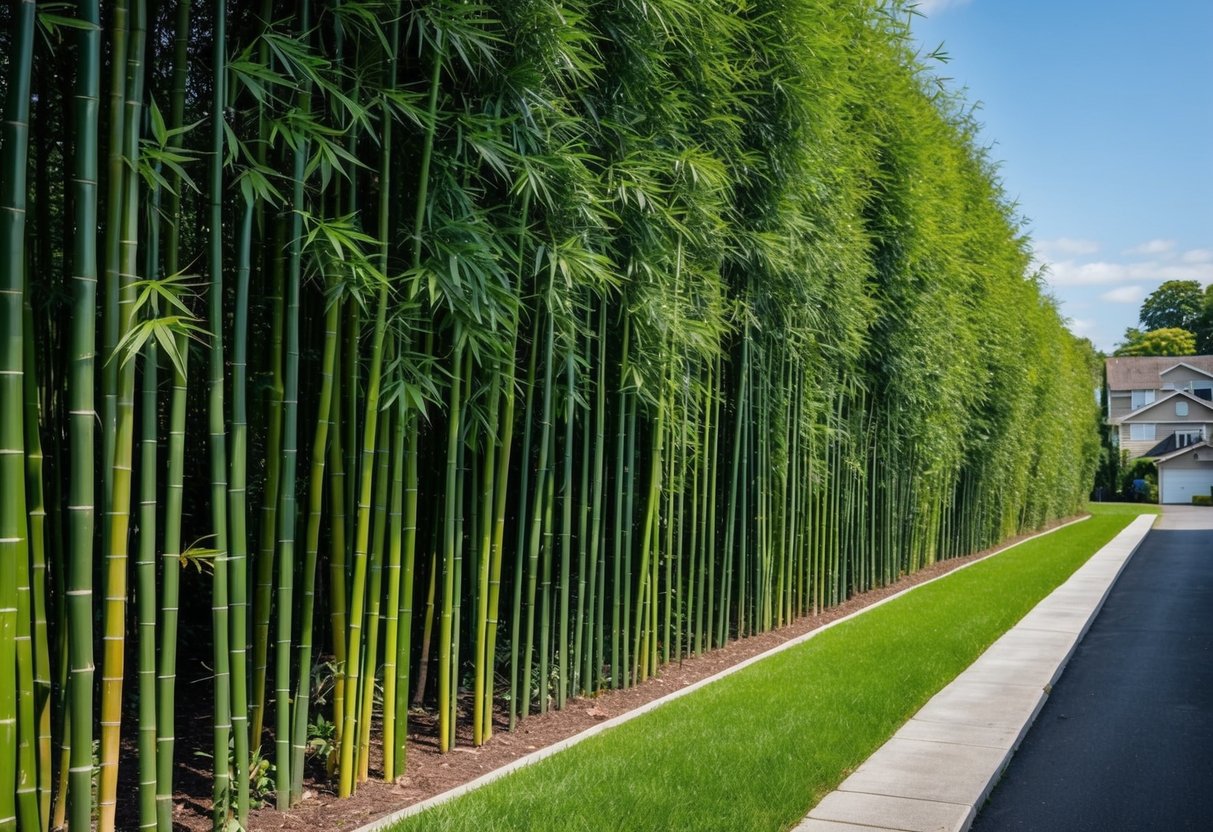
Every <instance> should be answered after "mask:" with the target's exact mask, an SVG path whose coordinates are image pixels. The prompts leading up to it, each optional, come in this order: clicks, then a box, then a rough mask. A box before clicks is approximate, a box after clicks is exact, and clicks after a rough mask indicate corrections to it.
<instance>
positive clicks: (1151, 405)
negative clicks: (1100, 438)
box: [1106, 355, 1213, 503]
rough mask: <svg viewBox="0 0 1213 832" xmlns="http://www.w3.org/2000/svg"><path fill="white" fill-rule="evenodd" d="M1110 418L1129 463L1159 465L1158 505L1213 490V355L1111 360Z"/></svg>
mask: <svg viewBox="0 0 1213 832" xmlns="http://www.w3.org/2000/svg"><path fill="white" fill-rule="evenodd" d="M1106 371H1107V393H1108V396H1107V408H1108V409H1107V414H1106V416H1107V420H1108V424H1110V425H1113V426H1115V427H1116V428H1117V430H1116V434H1115V436H1116V439H1117V441H1118V444H1119V446H1120V449H1121V450H1122V451H1123V452H1125V453H1127V455H1128V457H1129V458H1130V459H1135V458H1137V457H1148V458H1151V459H1154V460H1155V462H1156V463H1157V464H1158V491H1159V502H1163V503H1191V502H1192V497H1193V495H1196V494H1203V495H1208V494H1210V492H1211V490H1213V445H1211V444H1210V439H1213V355H1189V356H1182V357H1174V356H1133V357H1119V358H1109V359H1108V361H1107V365H1106Z"/></svg>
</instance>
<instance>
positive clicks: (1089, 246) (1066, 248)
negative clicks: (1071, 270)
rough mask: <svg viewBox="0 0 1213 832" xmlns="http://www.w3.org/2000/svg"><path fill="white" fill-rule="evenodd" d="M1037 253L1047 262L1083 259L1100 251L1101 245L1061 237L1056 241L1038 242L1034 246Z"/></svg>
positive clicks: (1089, 241) (1090, 241) (1092, 241)
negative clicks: (1063, 258)
mask: <svg viewBox="0 0 1213 832" xmlns="http://www.w3.org/2000/svg"><path fill="white" fill-rule="evenodd" d="M1033 247H1034V248H1035V249H1036V252H1037V253H1038V254H1039V255H1040V256H1041V257H1043V258H1044V259H1046V260H1051V259H1053V258H1061V257H1081V256H1083V255H1086V254H1094V253H1095V252H1097V251H1099V243H1097V242H1095V241H1094V240H1081V239H1077V238H1075V237H1059V238H1057V239H1056V240H1037V241H1035V243H1034V244H1033Z"/></svg>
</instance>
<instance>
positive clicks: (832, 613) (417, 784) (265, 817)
mask: <svg viewBox="0 0 1213 832" xmlns="http://www.w3.org/2000/svg"><path fill="white" fill-rule="evenodd" d="M1061 522H1063V521H1059V522H1058V523H1054V524H1051V525H1050V526H1049V528H1052V527H1053V526H1056V525H1060V523H1061ZM1026 536H1027V535H1025V536H1024V537H1026ZM1020 539H1022V538H1013V539H1012V540H1009V541H1006V542H1005V543H1003V544H1002V545H1000V546H998V547H996V548H995V549H989V550H986V551H984V552H977V553H975V554H972V555H968V556H966V557H962V558H954V559H952V560H948V561H941V562H939V563H935V564H932V565H931V566H928V567H925V568H923V569H920V570H919V571H917V572H915V573H914V574H912V575H906V576H904V577H902V578H901V579H900V580H898V581H897V582H895V583H893V584H890V585H888V586H884V587H879V588H877V589H873V590H869V591H868V592H865V593H862V594H860V595H856V596H854V597H852V598H849V599H848V600H846V601H845V602H843V603H841V604H839V605H838V606H835V607H831V608H829V609H826V610H822V611H821V612H819V613H818V614H816V615H808V616H805V617H803V618H800V619H798V620H796V621H794V622H793V623H792V624H790V625H788V626H786V627H783V628H780V629H778V630H773V631H771V632H767V633H762V634H760V635H754V636H750V637H748V638H743V639H740V640H737V641H733V642H730V643H729V644H727V645H726V646H724V647H721V648H718V649H716V650H712V651H711V652H707V653H704V654H703V655H700V656H694V657H691V658H686V659H683V660H682V661H681V662H678V663H676V664H670V665H668V666H666V667H664V668H662V669H661V671H660V673H659V674H658V675H657V676H656V677H655V678H652V679H649V680H648V681H646V682H644V683H643V684H640V685H638V686H636V687H633V688H629V689H627V690H611V691H604V692H602V693H600V694H598V695H596V696H593V697H589V698H577V699H570V700H569V701H568V703H567V705H566V706H565V708H564V709H563V710H561V711H555V710H552V711H549V712H548V713H546V714H534V715H531V716H528V717H527V718H526V719H525V720H523V721H522V722H520V723H519V725H518V727H517V730H515V731H514V732H513V733H510V732H509V731H507V730H506V721H505V720H506V716H507V715H506V714H505V713H503V712H499V713H497V714H496V716H495V728H494V734H493V737H492V739H490V740H489V742H487V743H486V744H485V745H483V746H482V747H480V748H473V747H472V745H471V743H472V737H471V728H470V726H467V725H466V722H467V720H466V719H465V720H463V723H464V724H462V725H461V726H460V731H459V734H458V738H457V739H458V742H457V744H456V747H455V748H454V749H453V750H452V751H451V752H450V753H447V754H440V753H439V752H438V748H437V741H436V737H435V734H436V731H435V719H434V717H433V715H432V714H429V713H426V714H421V713H417V712H415V713H414V714H413V715H412V716H410V719H409V744H408V766H407V772H406V773H405V774H404V775H403V776H402V777H400V778H398V779H397V781H396V782H394V783H388V782H384V781H383V780H382V779H381V778H382V774H381V772H382V769H381V765H382V754H381V749H379V748H372V753H371V760H370V773H371V780H370V782H367V783H363V784H362V785H360V786H359V787H358V789H357V791H356V792H355V793H354V795H353V796H352V797H349V798H346V799H344V800H341V799H338V797H337V795H336V789H335V784H331V783H329V782H327V781H326V780H324V779H323V778H322V777H318V776H316V775H317V774H318V772H309V773H310V774H312V775H313V776H311V777H309V778H308V779H307V781H306V783H305V788H304V799H303V802H302V803H301V804H299V805H298V806H297V807H295V808H293V809H291V810H290V811H287V812H278V811H275V810H273V809H270V808H264V809H257V810H254V811H253V812H252V813H251V816H250V818H249V828H250V830H278V829H291V830H324V832H348V830H352V829H356V828H358V827H359V826H362V825H364V824H366V823H369V822H370V821H373V820H375V819H376V818H378V817H382V816H384V815H387V814H390V813H391V812H395V811H397V810H399V809H403V808H405V807H406V806H410V805H412V804H414V803H417V802H419V801H421V800H425V799H426V798H429V797H433V796H434V795H437V794H441V793H442V792H445V791H447V790H449V789H452V788H454V787H456V786H459V785H462V784H464V783H467V782H469V781H471V780H475V779H476V778H477V777H480V776H481V775H483V774H485V773H487V772H489V771H492V770H493V769H496V768H499V767H501V766H503V765H506V764H508V763H511V762H513V761H514V760H517V759H518V758H520V757H524V756H526V755H527V754H530V753H531V752H533V751H536V750H538V749H540V748H544V747H545V746H548V745H551V744H553V743H556V742H559V741H560V740H563V739H567V738H569V737H571V736H574V735H575V734H578V733H580V732H581V731H584V730H585V729H587V728H589V727H591V726H593V725H595V724H597V723H599V722H602V721H604V720H607V719H610V718H612V717H615V716H619V715H620V714H624V713H627V712H628V711H631V710H634V709H635V708H638V707H640V706H641V705H644V704H646V703H648V702H651V701H653V700H654V699H658V698H660V697H662V696H665V695H666V694H668V693H671V692H673V691H676V690H678V689H680V688H683V687H685V686H687V685H690V684H692V683H694V682H697V681H700V680H702V679H705V678H707V677H709V676H712V675H714V674H716V673H719V672H720V671H722V670H724V669H726V668H728V667H732V666H733V665H735V664H738V663H739V662H742V661H744V660H746V659H748V658H751V657H752V656H756V655H758V654H760V653H763V652H766V651H767V650H770V649H771V648H773V647H777V646H779V645H780V644H783V643H784V642H786V641H789V640H791V639H794V638H796V637H798V636H801V635H803V634H805V633H808V632H811V631H813V630H816V629H819V628H821V627H822V626H823V625H825V624H828V623H829V622H831V621H835V620H837V619H839V618H841V617H843V616H845V615H849V614H850V613H853V612H855V611H857V610H861V609H863V608H864V607H867V606H870V605H872V604H873V603H875V602H876V601H879V600H881V599H882V598H886V597H888V596H889V595H893V594H894V593H897V592H901V591H902V590H904V589H907V588H909V587H912V586H915V585H916V584H920V583H922V582H924V581H927V580H930V579H931V578H934V577H937V576H939V575H942V574H945V573H947V572H951V571H952V570H954V569H956V568H958V567H960V566H963V565H964V564H966V563H970V562H972V561H974V560H979V559H981V558H983V557H986V556H988V555H990V554H993V553H994V552H996V551H998V550H1000V549H1003V548H1006V546H1007V545H1009V544H1011V543H1014V542H1016V541H1017V540H1020ZM463 715H464V714H463V712H462V711H461V712H460V716H463ZM195 724H196V726H197V728H198V729H202V730H201V731H200V732H198V733H199V736H198V738H197V745H196V747H199V748H205V747H206V743H207V742H208V741H209V736H210V735H209V730H210V728H209V722H208V721H207V720H206V719H202V718H199V719H197V720H196V721H195ZM183 756H185V755H184V754H183V753H179V754H178V757H183ZM132 762H133V761H132ZM178 772H179V774H178V783H177V785H178V786H179V789H178V793H177V794H176V795H175V815H176V817H175V821H174V828H175V829H178V830H184V831H185V832H206V830H209V829H210V828H211V825H210V815H209V811H210V803H211V801H210V792H209V786H210V760H209V759H206V758H200V757H194V758H192V759H182V760H181V762H180V763H179V765H178ZM124 796H125V797H126V798H127V799H128V800H129V801H130V802H131V803H134V799H135V795H134V793H133V790H126V791H125V792H124ZM124 802H125V801H124Z"/></svg>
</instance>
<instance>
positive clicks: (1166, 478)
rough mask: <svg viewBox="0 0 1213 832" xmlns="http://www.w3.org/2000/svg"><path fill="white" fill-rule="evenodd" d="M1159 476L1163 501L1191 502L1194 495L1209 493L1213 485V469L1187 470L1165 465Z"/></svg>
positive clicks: (1160, 498)
mask: <svg viewBox="0 0 1213 832" xmlns="http://www.w3.org/2000/svg"><path fill="white" fill-rule="evenodd" d="M1158 478H1159V489H1158V490H1159V492H1160V493H1159V500H1160V501H1161V502H1164V503H1191V502H1192V495H1194V494H1206V495H1207V494H1208V493H1209V487H1210V486H1213V469H1209V470H1204V471H1201V470H1196V471H1193V470H1187V471H1185V470H1182V469H1170V468H1167V467H1166V466H1165V465H1163V466H1162V471H1161V472H1160V473H1159V475H1158Z"/></svg>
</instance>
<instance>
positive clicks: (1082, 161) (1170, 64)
mask: <svg viewBox="0 0 1213 832" xmlns="http://www.w3.org/2000/svg"><path fill="white" fill-rule="evenodd" d="M918 10H919V12H921V13H922V14H923V15H924V16H923V17H919V18H915V19H914V23H913V28H914V34H915V37H916V39H917V40H918V41H919V44H920V47H921V51H922V52H923V53H924V54H925V53H928V52H930V51H932V50H933V49H934V48H935V47H936V46H938V45H939V44H940V42H942V43H943V51H944V52H946V53H947V54H948V57H949V60H948V62H947V63H946V64H943V65H938V64H936V70H937V72H938V74H940V75H942V76H944V77H947V78H951V79H952V80H951V81H950V84H951V86H953V87H958V88H959V87H963V88H966V89H967V93H966V98H967V99H968V100H969V101H970V102H974V101H976V102H980V104H981V108H980V110H979V112H978V116H977V117H978V120H979V121H980V122H982V123H983V124H984V133H983V139H984V141H985V143H987V144H989V145H991V146H992V147H991V156H992V158H993V159H995V160H996V161H999V162H1000V163H1001V168H1000V171H1001V175H1002V178H1003V184H1004V186H1005V188H1006V191H1007V194H1008V196H1010V197H1011V198H1012V199H1013V200H1015V201H1016V202H1017V203H1018V205H1019V210H1020V213H1021V214H1023V216H1024V217H1025V218H1027V220H1028V225H1027V228H1028V233H1029V234H1030V236H1031V238H1032V240H1033V245H1034V248H1035V250H1036V252H1037V257H1038V258H1039V260H1040V261H1041V262H1042V263H1044V264H1046V265H1047V268H1048V272H1049V277H1048V280H1049V283H1050V286H1051V287H1052V292H1053V294H1054V295H1055V296H1056V297H1057V298H1058V300H1059V301H1060V302H1061V309H1062V312H1063V314H1065V315H1066V316H1067V317H1068V318H1069V319H1070V328H1071V329H1072V330H1073V331H1074V332H1075V333H1076V334H1078V335H1082V336H1085V337H1088V338H1090V339H1091V340H1092V341H1094V343H1095V345H1096V347H1098V348H1100V349H1103V350H1108V351H1110V350H1111V349H1112V347H1113V346H1114V344H1115V343H1116V342H1118V341H1119V340H1120V338H1121V336H1122V335H1123V333H1124V330H1125V328H1126V327H1129V326H1135V325H1136V323H1137V313H1138V310H1139V308H1140V306H1141V300H1142V298H1144V297H1145V296H1146V295H1147V294H1149V293H1150V292H1151V291H1153V290H1154V289H1155V288H1157V286H1158V284H1159V283H1161V282H1162V281H1164V280H1171V279H1185V280H1187V279H1195V280H1199V281H1200V282H1201V284H1202V285H1208V284H1209V283H1211V282H1213V0H1132V2H1131V1H1130V0H920V2H919V4H918Z"/></svg>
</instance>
